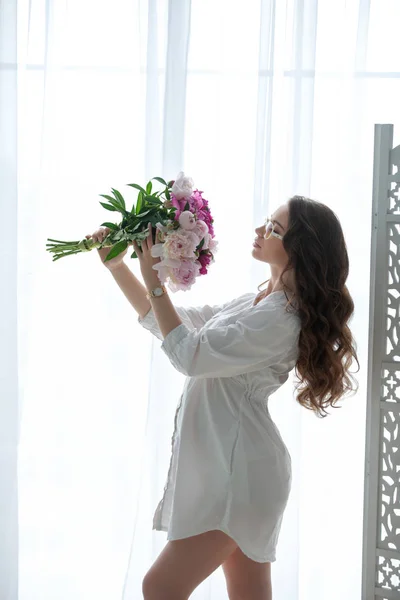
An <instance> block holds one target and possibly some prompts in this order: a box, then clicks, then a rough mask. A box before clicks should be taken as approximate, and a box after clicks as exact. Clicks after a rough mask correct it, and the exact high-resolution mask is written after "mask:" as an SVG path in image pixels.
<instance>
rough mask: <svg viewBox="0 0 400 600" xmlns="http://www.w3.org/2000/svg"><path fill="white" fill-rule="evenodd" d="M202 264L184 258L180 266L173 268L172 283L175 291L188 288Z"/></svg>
mask: <svg viewBox="0 0 400 600" xmlns="http://www.w3.org/2000/svg"><path fill="white" fill-rule="evenodd" d="M199 270H200V265H199V263H198V262H197V261H193V260H186V259H184V260H182V262H181V265H180V267H178V268H176V269H171V283H172V284H173V287H174V291H177V290H188V289H190V287H191V286H192V285H193V283H194V282H195V280H196V277H197V276H198V274H199Z"/></svg>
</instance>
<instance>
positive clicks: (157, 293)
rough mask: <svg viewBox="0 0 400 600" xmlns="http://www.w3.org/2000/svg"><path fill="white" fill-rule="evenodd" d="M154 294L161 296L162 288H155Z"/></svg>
mask: <svg viewBox="0 0 400 600" xmlns="http://www.w3.org/2000/svg"><path fill="white" fill-rule="evenodd" d="M154 294H155V295H156V296H162V294H163V291H162V288H160V287H158V288H156V289H155V290H154Z"/></svg>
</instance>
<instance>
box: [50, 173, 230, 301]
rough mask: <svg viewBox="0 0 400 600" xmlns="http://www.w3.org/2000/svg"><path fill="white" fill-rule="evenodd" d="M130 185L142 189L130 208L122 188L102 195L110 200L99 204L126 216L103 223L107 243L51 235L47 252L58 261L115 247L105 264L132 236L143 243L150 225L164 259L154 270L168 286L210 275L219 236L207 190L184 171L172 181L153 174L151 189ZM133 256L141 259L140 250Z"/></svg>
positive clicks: (157, 253)
mask: <svg viewBox="0 0 400 600" xmlns="http://www.w3.org/2000/svg"><path fill="white" fill-rule="evenodd" d="M153 180H156V181H158V182H159V183H161V184H162V186H163V189H162V190H161V191H158V192H154V191H153V184H152V181H153ZM128 185H129V186H131V187H133V188H135V189H137V190H138V192H139V193H138V197H137V202H136V207H135V204H133V206H132V209H131V210H127V208H126V203H125V200H124V198H123V196H122V194H121V193H120V192H119V191H118V190H116V189H114V188H111V189H112V193H113V196H109V195H106V194H100V196H101V197H103V198H105V199H106V200H108V203H106V202H100V204H101V205H102V206H103V207H104V208H105V209H107V210H109V211H111V212H119V213H121V215H122V221H121V222H120V223H110V222H105V223H102V226H104V227H108V228H109V229H110V230H111V231H110V233H109V234H108V236H107V237H106V238H105V239H104V240H103V242H101V243H100V242H95V241H94V240H92V239H91V238H90V239H86V238H84V239H82V240H81V241H72V242H63V241H60V240H54V239H51V238H48V239H47V241H48V242H51V243H49V244H46V246H47V251H48V252H51V253H53V255H54V256H53V261H55V260H58V259H59V258H62V257H63V256H69V255H71V254H78V253H80V252H89V251H90V250H93V249H94V248H104V247H110V248H111V250H110V252H109V254H107V257H106V258H105V261H104V262H106V261H107V260H111V259H112V258H115V257H116V256H118V254H120V253H121V252H123V251H124V250H126V248H127V247H128V245H129V244H130V243H132V241H133V240H136V241H137V243H138V245H139V246H141V241H142V240H144V239H146V237H147V235H148V230H147V229H146V226H147V225H148V223H151V224H152V225H154V226H155V227H156V229H155V239H154V240H153V242H154V245H153V247H152V249H151V255H152V256H153V257H154V258H157V257H159V258H160V261H159V262H157V263H156V264H155V265H154V266H153V269H156V270H157V271H158V277H159V280H160V282H161V283H164V284H166V285H168V287H169V288H170V289H171V291H173V292H175V291H177V290H189V289H190V288H191V286H192V284H193V283H194V281H195V279H196V277H198V276H199V275H206V274H207V267H208V266H209V264H212V263H213V262H214V254H215V252H216V250H217V244H218V242H217V241H216V240H215V239H214V229H213V225H212V224H213V222H214V220H213V218H212V216H211V213H210V209H209V207H208V201H207V200H206V199H205V198H203V195H202V194H203V192H202V191H200V190H198V189H194V187H193V185H194V184H193V180H192V179H191V178H190V177H185V175H184V173H183V172H180V173H179V175H178V177H177V179H176V180H175V181H170V182H168V183H167V182H166V181H165V180H164V179H162V178H161V177H153V179H152V180H150V181H149V182H148V183H147V185H146V188H143V187H141V186H140V185H138V184H136V183H128ZM131 258H138V257H137V255H136V252H133V254H132V255H131Z"/></svg>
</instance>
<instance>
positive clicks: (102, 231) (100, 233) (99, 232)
mask: <svg viewBox="0 0 400 600" xmlns="http://www.w3.org/2000/svg"><path fill="white" fill-rule="evenodd" d="M110 231H111V229H109V228H108V227H100V228H99V229H96V231H95V232H94V233H92V235H86V236H85V237H86V239H89V238H92V239H93V240H94V241H95V242H100V243H101V242H103V241H104V239H105V238H106V237H107V236H108V234H109V233H110ZM130 245H131V244H129V246H130ZM129 246H128V248H129ZM128 248H126V249H125V250H123V251H122V252H121V254H118V256H116V257H115V258H112V259H111V260H108V261H107V262H104V260H105V258H106V256H107V254H109V253H110V251H111V246H109V247H108V248H97V252H98V253H99V256H100V259H101V262H102V263H103V265H104V266H105V267H107V269H109V270H110V271H113V270H114V269H117V268H118V267H120V266H121V265H122V264H123V262H124V256H125V254H126V253H127V252H128Z"/></svg>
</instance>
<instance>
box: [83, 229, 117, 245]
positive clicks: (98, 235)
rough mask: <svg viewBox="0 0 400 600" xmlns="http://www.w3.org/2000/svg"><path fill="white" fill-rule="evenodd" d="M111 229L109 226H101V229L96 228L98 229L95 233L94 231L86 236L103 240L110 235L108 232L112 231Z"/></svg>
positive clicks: (94, 239)
mask: <svg viewBox="0 0 400 600" xmlns="http://www.w3.org/2000/svg"><path fill="white" fill-rule="evenodd" d="M110 231H111V230H110V229H109V228H108V227H100V228H99V229H96V231H95V232H94V233H92V235H87V236H85V237H86V239H88V238H92V240H93V241H94V242H100V243H101V242H103V241H104V239H105V238H106V237H107V236H108V234H109V233H110Z"/></svg>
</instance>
